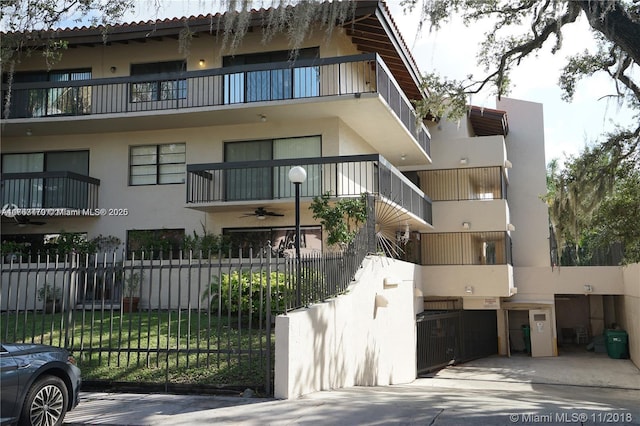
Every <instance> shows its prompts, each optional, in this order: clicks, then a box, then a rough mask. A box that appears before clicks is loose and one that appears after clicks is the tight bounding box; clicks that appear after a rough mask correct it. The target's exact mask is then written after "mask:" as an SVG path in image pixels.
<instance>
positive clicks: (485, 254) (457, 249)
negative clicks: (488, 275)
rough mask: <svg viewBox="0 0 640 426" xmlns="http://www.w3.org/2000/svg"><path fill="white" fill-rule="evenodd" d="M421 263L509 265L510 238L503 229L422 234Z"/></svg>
mask: <svg viewBox="0 0 640 426" xmlns="http://www.w3.org/2000/svg"><path fill="white" fill-rule="evenodd" d="M421 243H422V247H421V248H422V264H423V265H512V264H513V262H512V260H511V237H510V236H509V234H508V233H506V232H502V231H494V232H448V233H429V234H423V235H422V238H421Z"/></svg>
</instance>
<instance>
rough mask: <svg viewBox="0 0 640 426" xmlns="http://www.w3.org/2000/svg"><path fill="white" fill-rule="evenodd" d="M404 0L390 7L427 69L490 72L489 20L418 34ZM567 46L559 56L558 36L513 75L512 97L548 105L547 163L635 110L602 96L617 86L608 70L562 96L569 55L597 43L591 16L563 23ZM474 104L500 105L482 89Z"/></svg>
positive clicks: (627, 121)
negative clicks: (485, 58) (482, 46)
mask: <svg viewBox="0 0 640 426" xmlns="http://www.w3.org/2000/svg"><path fill="white" fill-rule="evenodd" d="M399 3H400V2H399V1H393V0H392V1H388V2H387V4H388V6H389V10H390V11H391V14H392V16H393V18H394V20H395V21H396V24H397V26H398V27H399V28H400V30H401V32H402V33H403V37H404V39H405V42H406V43H407V45H408V47H409V49H410V50H411V52H412V55H413V56H414V59H415V60H416V62H417V65H418V68H419V69H420V70H421V71H422V72H434V71H435V72H438V73H439V74H441V75H446V76H447V77H448V78H455V79H464V78H465V77H466V76H467V75H468V74H473V75H474V76H476V77H479V76H482V75H485V74H483V69H482V68H480V67H477V65H476V54H477V52H478V41H479V40H481V39H482V37H483V35H484V33H485V31H486V28H487V26H486V24H484V25H475V26H473V27H469V28H467V27H465V26H464V25H463V24H462V20H461V19H457V20H455V21H454V22H452V23H451V24H449V25H447V26H445V27H443V28H441V29H440V30H438V31H437V32H435V33H430V32H429V29H428V27H427V28H425V29H424V30H423V31H422V33H421V34H420V35H419V36H418V37H416V32H417V28H418V22H419V13H418V12H415V13H413V14H410V15H405V14H404V13H403V12H402V7H400V4H399ZM563 29H564V38H563V49H562V50H561V51H559V52H557V53H556V54H555V55H553V54H551V47H552V45H553V44H554V42H555V39H554V40H553V41H552V40H548V41H547V43H548V46H546V47H545V48H544V49H543V50H541V51H540V53H538V54H537V55H536V56H535V57H531V58H526V59H525V60H523V61H522V62H521V65H520V67H518V68H516V69H515V70H514V72H513V74H512V76H511V77H512V82H513V84H512V88H511V89H512V90H511V92H510V93H509V95H508V96H509V97H511V98H516V99H523V100H527V101H532V102H539V103H542V104H543V111H544V124H545V154H546V159H547V162H549V161H550V160H551V159H553V158H557V159H559V160H563V159H564V158H565V157H566V156H567V155H576V154H578V153H579V152H580V151H581V150H582V149H583V148H584V146H585V145H586V144H587V143H588V144H593V143H594V141H597V140H598V137H599V136H600V135H601V134H602V133H604V132H608V131H612V130H613V129H614V128H615V125H614V123H619V124H623V125H627V126H628V125H631V124H633V123H634V121H636V120H634V119H633V114H632V112H631V111H630V110H629V109H628V108H622V109H621V108H620V107H619V106H618V104H617V102H616V101H612V100H606V99H605V100H599V99H600V98H601V97H603V96H605V95H610V94H613V93H615V89H614V86H613V84H612V82H611V80H610V78H608V77H607V76H605V75H604V74H603V75H602V76H600V77H596V76H594V77H592V78H589V79H584V80H582V81H581V82H580V83H579V84H578V86H577V87H578V90H577V93H576V96H575V98H574V100H573V101H572V102H571V103H567V102H565V101H563V100H562V98H561V91H560V88H559V86H558V78H559V77H560V74H561V68H562V67H563V65H564V64H565V63H566V57H567V56H569V55H572V54H576V53H579V52H582V51H584V50H585V48H587V47H588V46H593V45H594V42H593V37H592V36H591V33H590V31H589V27H588V25H587V23H586V19H584V18H583V19H582V20H579V21H578V22H576V23H574V24H571V25H567V26H565V27H564V28H563ZM470 103H472V104H474V105H478V106H485V107H488V108H493V107H495V95H492V94H490V93H486V94H477V95H474V96H473V97H472V98H471V99H470Z"/></svg>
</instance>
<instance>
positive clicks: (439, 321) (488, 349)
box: [416, 310, 498, 374]
mask: <svg viewBox="0 0 640 426" xmlns="http://www.w3.org/2000/svg"><path fill="white" fill-rule="evenodd" d="M416 330H417V363H418V364H417V370H418V374H421V373H426V372H429V371H433V370H437V369H439V368H442V367H445V366H447V365H453V364H457V363H461V362H466V361H470V360H472V359H476V358H482V357H485V356H489V355H493V354H496V353H497V352H498V329H497V316H496V311H494V310H486V311H471V310H468V311H425V312H423V313H421V314H419V315H418V316H417V324H416Z"/></svg>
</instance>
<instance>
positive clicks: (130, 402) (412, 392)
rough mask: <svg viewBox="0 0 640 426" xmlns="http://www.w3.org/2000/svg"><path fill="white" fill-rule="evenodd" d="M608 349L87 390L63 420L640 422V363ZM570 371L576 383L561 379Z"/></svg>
mask: <svg viewBox="0 0 640 426" xmlns="http://www.w3.org/2000/svg"><path fill="white" fill-rule="evenodd" d="M589 355H591V356H589ZM600 355H602V354H587V355H585V356H575V357H574V356H566V357H557V358H537V359H532V358H529V357H524V356H515V357H512V358H501V357H489V358H484V359H480V360H476V361H472V362H469V363H466V364H463V365H460V366H456V367H449V368H447V369H444V370H441V371H440V372H438V373H437V374H434V375H432V376H431V377H429V378H420V379H418V380H416V381H415V382H413V383H410V384H406V385H396V386H387V387H356V388H348V389H340V390H335V391H326V392H317V393H314V394H311V395H306V396H304V397H302V398H299V399H296V400H289V401H284V400H275V399H263V398H241V397H229V396H193V395H167V394H148V395H143V394H109V393H100V392H83V393H82V394H81V401H80V404H79V405H78V407H77V408H76V409H75V410H74V411H72V412H71V413H69V414H68V415H67V418H66V423H65V424H67V425H172V426H179V425H200V424H228V425H238V424H241V425H265V424H270V425H304V424H309V425H311V424H313V425H356V424H357V425H386V424H405V425H406V424H409V425H425V424H427V425H428V424H436V425H459V424H477V425H487V424H514V423H522V424H533V423H531V422H526V421H525V420H531V419H535V418H534V417H527V416H530V415H531V413H533V414H535V415H547V414H548V415H551V416H552V419H556V420H557V419H558V418H559V419H564V418H570V417H566V416H570V415H576V416H577V415H580V416H584V418H581V420H587V421H584V422H583V423H584V424H599V423H605V422H604V421H603V422H598V421H596V420H607V419H606V418H604V417H602V416H603V413H604V414H611V413H618V414H617V415H622V416H624V417H623V418H622V420H624V421H623V422H620V421H618V422H617V423H618V424H637V425H640V404H638V401H640V371H639V370H638V369H637V368H636V367H635V366H634V365H633V364H632V363H631V361H629V360H612V359H609V358H607V357H606V355H604V357H603V356H600ZM563 380H568V382H565V383H563V384H558V383H557V382H561V381H563ZM513 416H516V417H515V418H516V419H517V421H514V417H513ZM555 416H560V417H558V418H556V417H555ZM562 416H565V417H562ZM538 423H539V422H538ZM546 423H549V422H546ZM550 423H552V424H555V423H553V422H550Z"/></svg>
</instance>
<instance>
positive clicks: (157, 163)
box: [129, 142, 187, 186]
mask: <svg viewBox="0 0 640 426" xmlns="http://www.w3.org/2000/svg"><path fill="white" fill-rule="evenodd" d="M170 145H183V146H184V151H183V152H182V154H183V155H184V161H183V162H171V163H161V162H160V158H161V155H163V154H162V152H161V147H163V146H170ZM148 147H155V154H144V155H155V162H154V163H153V164H151V163H150V164H133V157H134V155H133V150H134V149H136V148H148ZM176 164H182V165H183V166H184V170H183V173H182V175H183V176H182V181H181V182H160V177H161V176H163V174H162V173H161V172H160V171H161V166H166V165H176ZM151 165H153V166H155V182H153V183H133V177H134V175H133V173H132V172H133V168H134V167H137V166H151ZM186 170H187V144H186V142H170V143H162V144H146V145H130V146H129V186H149V185H183V184H185V182H186ZM169 174H175V173H169ZM135 176H145V175H135Z"/></svg>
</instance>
